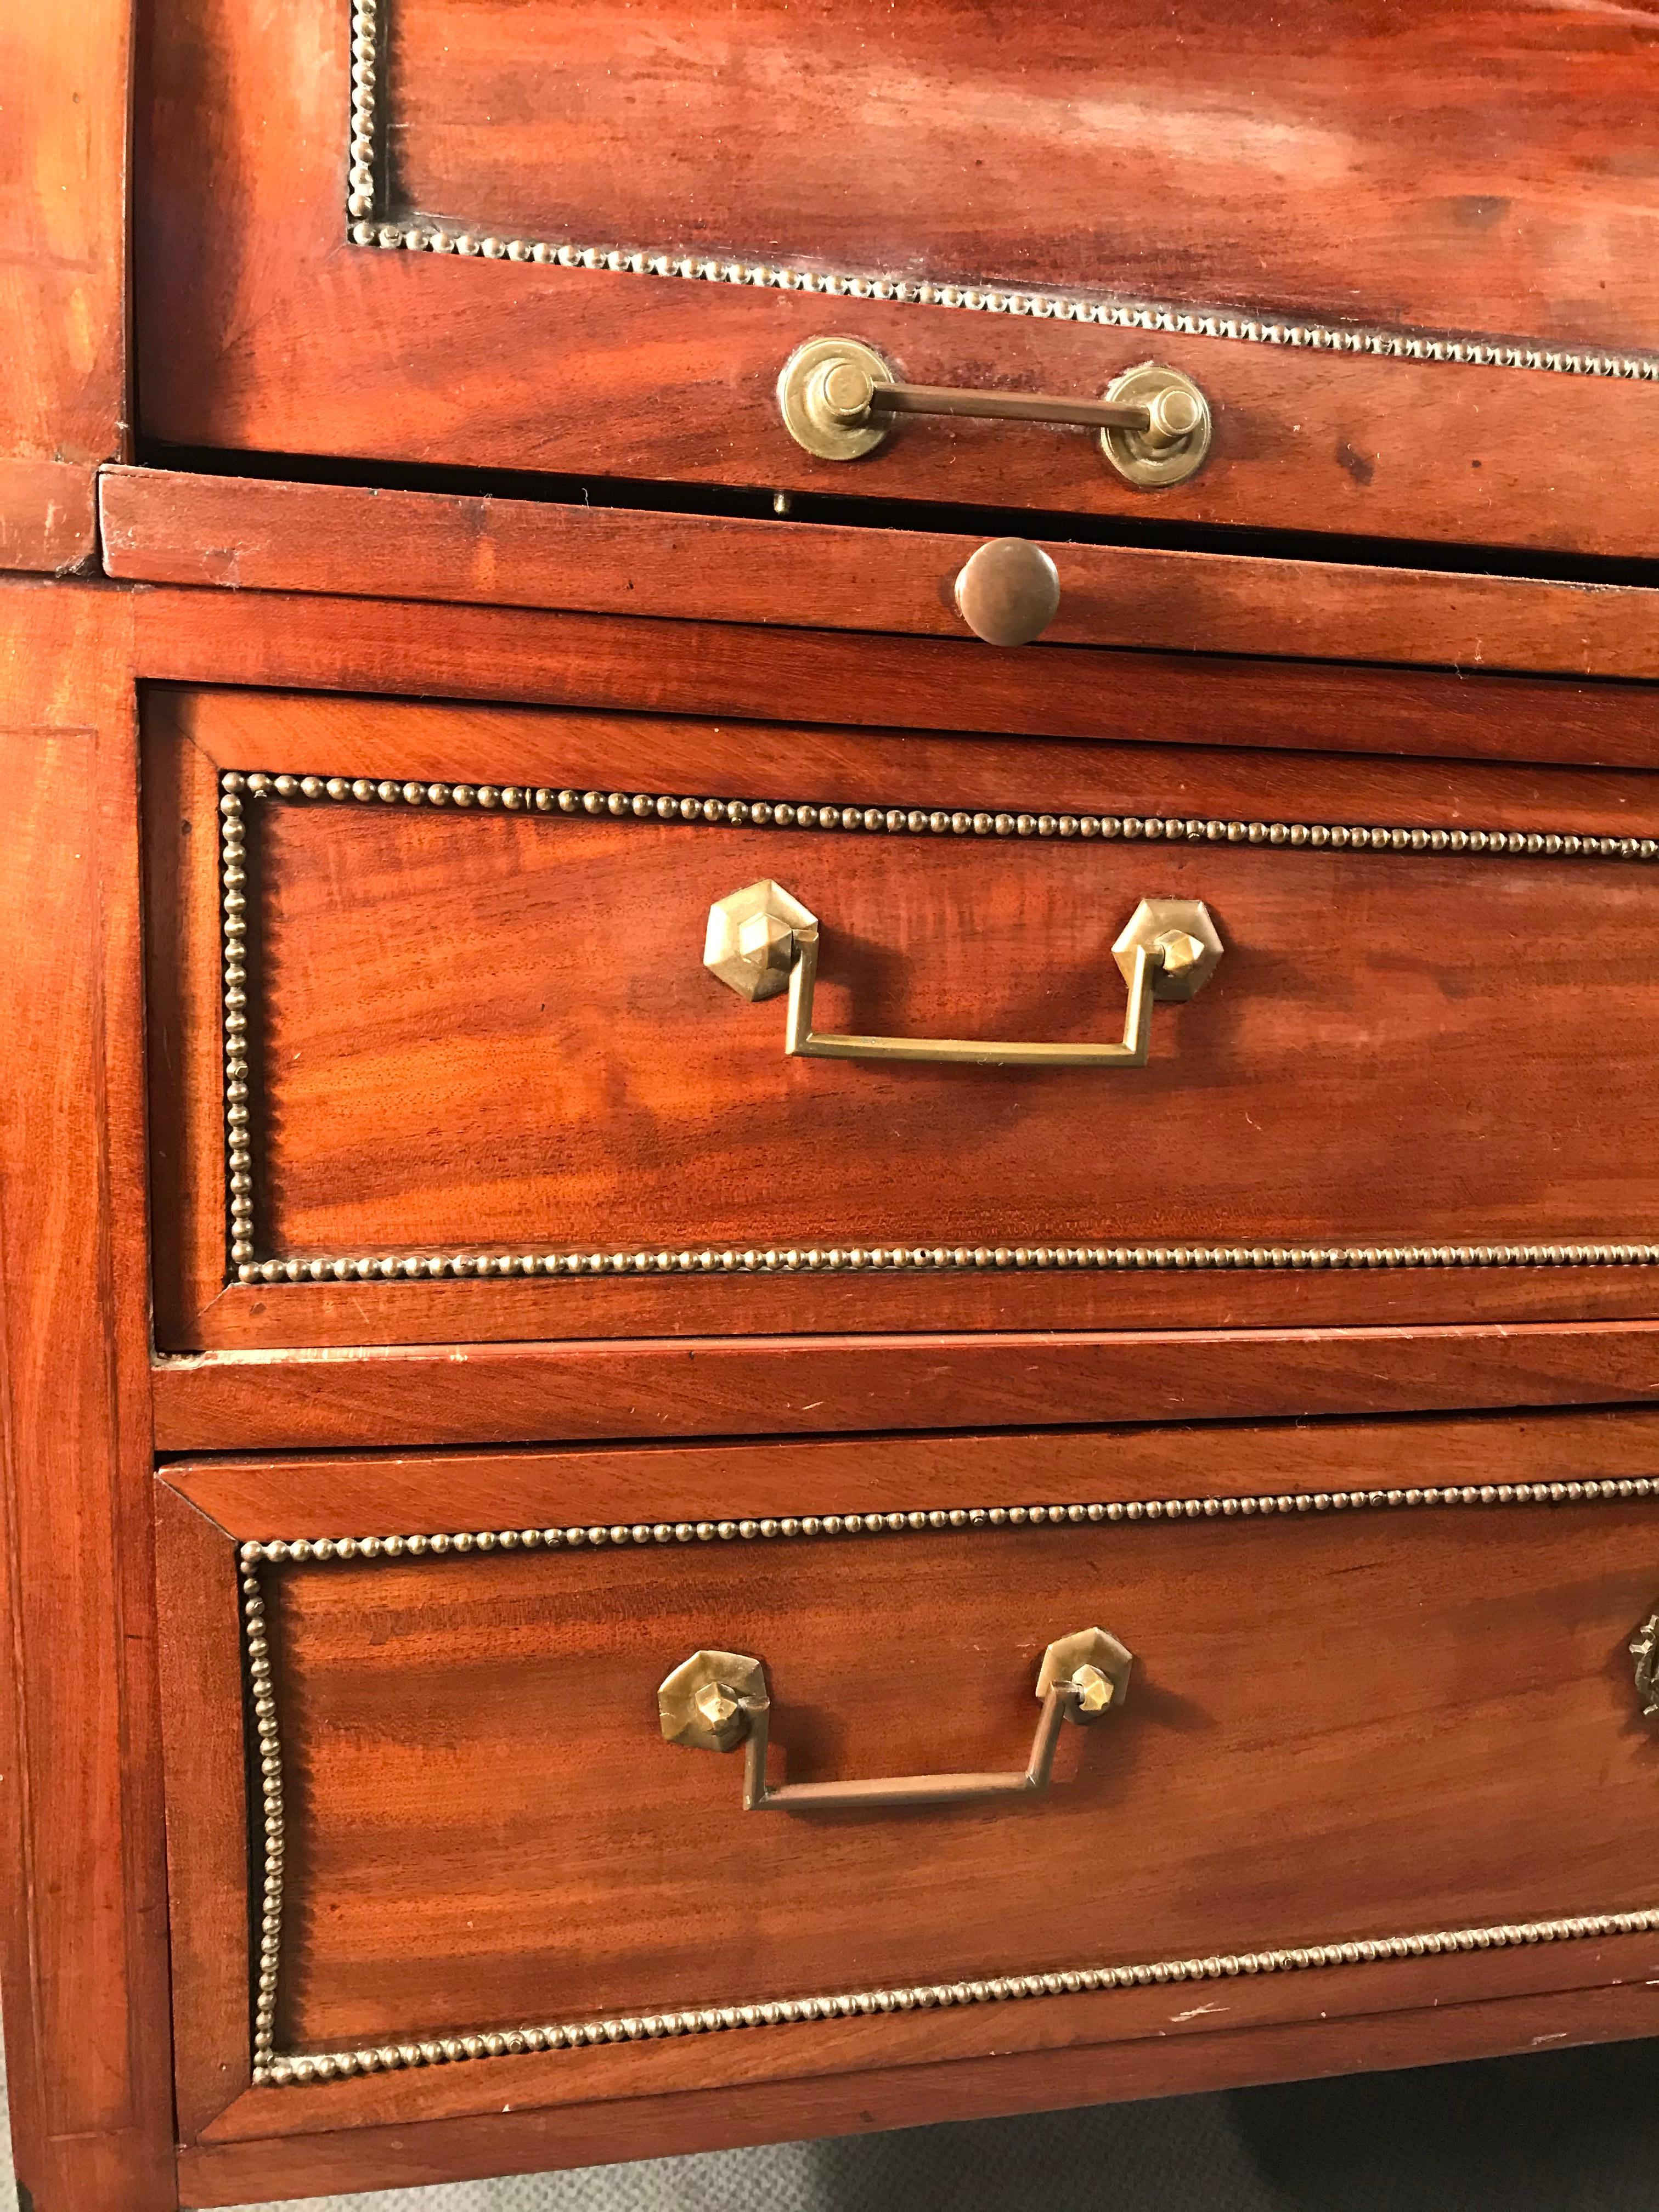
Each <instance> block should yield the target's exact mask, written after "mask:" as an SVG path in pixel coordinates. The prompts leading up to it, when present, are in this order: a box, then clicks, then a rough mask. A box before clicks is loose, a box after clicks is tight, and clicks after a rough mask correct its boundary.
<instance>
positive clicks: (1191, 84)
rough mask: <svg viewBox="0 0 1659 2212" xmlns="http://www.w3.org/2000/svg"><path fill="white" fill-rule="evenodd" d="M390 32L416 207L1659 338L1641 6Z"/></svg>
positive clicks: (559, 7)
mask: <svg viewBox="0 0 1659 2212" xmlns="http://www.w3.org/2000/svg"><path fill="white" fill-rule="evenodd" d="M388 30H389V34H390V35H389V39H388V41H387V46H386V72H387V76H388V77H389V79H390V82H389V84H388V85H387V86H386V88H385V90H384V91H383V93H382V95H381V97H382V100H384V102H385V104H386V108H387V112H388V117H389V119H391V121H392V125H393V131H392V143H393V145H394V146H395V149H396V153H395V157H394V160H393V165H392V200H391V202H390V207H392V208H408V209H410V210H420V211H422V212H423V213H427V214H430V215H434V216H445V217H448V218H452V219H453V220H455V221H456V222H458V223H460V224H464V225H465V227H466V228H470V229H471V230H473V231H475V232H476V233H477V234H479V235H483V234H485V233H488V232H494V233H495V234H497V235H498V236H500V237H502V238H530V239H536V238H547V239H554V240H558V239H574V240H577V241H578V242H579V243H591V244H598V245H603V246H610V245H612V244H616V245H621V246H643V247H645V248H647V250H648V251H653V252H664V251H666V252H691V253H694V254H699V255H701V254H708V253H712V254H714V255H716V256H718V257H719V258H721V259H722V260H724V259H726V258H738V259H739V260H742V261H744V262H754V261H769V262H787V263H793V264H796V265H807V264H810V265H815V266H818V267H825V268H829V269H833V270H845V271H848V272H865V273H870V274H878V273H890V274H892V275H894V276H901V275H902V276H912V277H915V276H928V277H931V278H932V279H933V280H934V281H935V282H937V283H964V284H965V283H975V282H1000V283H1005V284H1009V285H1013V286H1018V287H1024V288H1029V289H1036V290H1039V291H1067V292H1081V293H1085V294H1095V295H1098V294H1099V293H1100V292H1102V291H1109V292H1120V293H1123V292H1127V293H1128V294H1130V295H1133V296H1136V297H1140V298H1149V299H1156V300H1178V301H1182V302H1183V303H1187V304H1192V305H1200V306H1212V305H1214V304H1216V303H1218V302H1224V303H1226V304H1230V305H1231V304H1238V303H1239V301H1240V292H1239V287H1240V285H1241V283H1245V284H1248V286H1249V293H1250V296H1251V297H1252V298H1255V299H1259V300H1260V301H1261V302H1262V304H1264V305H1267V306H1269V307H1272V309H1273V312H1274V313H1278V314H1280V315H1283V316H1286V317H1296V318H1307V317H1316V318H1317V317H1324V318H1330V317H1337V318H1339V319H1342V320H1345V321H1349V322H1358V323H1387V324H1404V325H1411V326H1413V327H1415V328H1418V329H1431V330H1446V329H1454V328H1455V329H1461V330H1470V331H1476V330H1478V331H1484V332H1486V333H1488V334H1490V335H1492V336H1495V337H1507V336H1509V335H1510V334H1511V333H1513V332H1515V331H1536V332H1538V333H1539V334H1541V335H1545V336H1548V337H1552V338H1553V339H1556V340H1565V341H1575V340H1576V341H1578V342H1586V341H1587V342H1589V343H1595V344H1603V345H1607V344H1617V345H1637V346H1651V345H1654V344H1656V343H1659V283H1656V280H1655V278H1654V276H1653V275H1652V273H1651V272H1650V270H1648V269H1647V268H1646V267H1644V265H1642V264H1643V262H1644V249H1645V246H1646V244H1647V234H1646V230H1645V226H1644V220H1643V217H1642V215H1641V213H1640V208H1641V204H1642V200H1643V197H1644V191H1643V187H1644V185H1645V186H1646V187H1647V190H1648V191H1652V190H1653V188H1654V187H1655V186H1656V185H1659V163H1656V162H1655V161H1653V159H1652V157H1651V155H1650V152H1649V150H1648V149H1647V147H1646V144H1645V140H1644V131H1643V120H1644V108H1645V106H1646V104H1647V102H1648V101H1649V100H1651V98H1652V97H1653V94H1654V92H1655V90H1656V88H1659V70H1656V60H1655V52H1654V39H1653V33H1652V27H1651V26H1650V24H1649V23H1648V22H1647V21H1644V19H1642V18H1641V17H1640V16H1637V17H1633V18H1632V17H1629V16H1619V17H1611V16H1597V17H1595V18H1591V19H1589V20H1586V18H1585V17H1584V16H1583V15H1582V14H1581V13H1579V12H1577V11H1575V10H1573V9H1570V8H1568V7H1565V6H1561V5H1553V6H1544V7H1536V8H1516V7H1514V6H1511V5H1505V4H1503V0H1485V4H1482V5H1480V6H1476V7H1473V8H1470V7H1462V6H1459V5H1458V4H1456V0H1420V4H1419V5H1418V6H1417V7H1415V8H1413V10H1412V11H1411V13H1410V15H1408V16H1407V15H1395V14H1393V13H1390V12H1384V13H1383V14H1380V15H1379V14H1378V13H1376V11H1374V10H1370V9H1365V8H1364V7H1362V6H1359V5H1356V4H1347V5H1342V4H1337V5H1331V4H1328V0H1326V4H1320V0H1298V4H1296V5H1293V6H1291V7H1289V8H1286V9H1284V10H1283V11H1281V12H1279V13H1278V14H1274V15H1259V14H1256V13H1255V12H1254V11H1251V10H1248V9H1245V10H1241V9H1239V8H1237V6H1236V5H1232V4H1230V0H1181V4H1180V5H1178V6H1176V7H1175V8H1173V9H1171V8H1170V7H1168V6H1165V5H1162V4H1158V0H1128V4H1127V5H1124V4H1118V5H1115V6H1113V7H1111V8H1109V9H1106V8H1103V7H1101V6H1099V5H1088V4H1083V5H1073V6H1069V7H1061V8H1060V9H1052V8H1050V9H1039V8H1037V7H1036V6H1033V5H1030V4H1029V0H1027V4H1024V5H1019V6H1013V7H1005V8H1001V9H997V10H995V11H994V13H991V14H967V15H964V14H963V11H962V10H961V9H958V8H955V7H952V6H951V5H949V4H946V0H910V4H909V5H908V6H907V7H906V8H905V9H903V10H902V12H895V13H890V14H887V15H881V16H878V17H874V18H872V17H871V16H870V15H868V14H867V12H866V11H865V10H863V9H858V8H856V7H853V6H849V5H848V4H847V0H807V4H805V5H804V6H797V7H793V8H792V9H789V10H788V11H787V13H780V12H779V11H778V10H777V9H774V8H772V7H770V6H769V5H768V4H766V0H738V4H737V5H736V6H733V5H732V4H731V0H690V4H684V0H644V4H637V5H634V6H631V7H627V8H624V7H621V6H618V5H617V4H616V0H586V4H584V5H581V6H578V7H574V8H572V7H569V6H567V5H564V4H562V0H520V4H518V5H516V6H511V7H507V6H499V5H498V6H494V7H482V8H481V7H478V6H477V5H476V4H473V5H468V4H465V0H399V4H398V6H397V7H395V8H394V9H392V10H391V11H390V12H389V17H388ZM737 149H741V151H740V153H739V152H738V150H737Z"/></svg>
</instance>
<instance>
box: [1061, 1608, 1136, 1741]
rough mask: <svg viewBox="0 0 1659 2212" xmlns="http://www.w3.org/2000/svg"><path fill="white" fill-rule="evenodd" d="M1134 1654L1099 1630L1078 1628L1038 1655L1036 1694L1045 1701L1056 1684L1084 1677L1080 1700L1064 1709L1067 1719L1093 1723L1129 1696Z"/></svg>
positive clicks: (1113, 1637) (1104, 1631)
mask: <svg viewBox="0 0 1659 2212" xmlns="http://www.w3.org/2000/svg"><path fill="white" fill-rule="evenodd" d="M1134 1663H1135V1661H1134V1654H1133V1651H1131V1650H1129V1649H1128V1647H1127V1645H1126V1644H1120V1643H1119V1642H1118V1640H1117V1638H1116V1637H1115V1636H1112V1635H1109V1634H1108V1632H1107V1631H1106V1630H1105V1629H1103V1628H1080V1629H1079V1631H1078V1632H1077V1634H1076V1635H1075V1636H1062V1637H1061V1638H1060V1640H1059V1641H1058V1642H1057V1643H1054V1644H1050V1645H1049V1646H1048V1650H1046V1651H1045V1652H1044V1653H1043V1655H1042V1666H1041V1668H1039V1669H1038V1671H1037V1686H1036V1693H1037V1695H1038V1697H1039V1698H1046V1697H1047V1696H1048V1692H1049V1691H1050V1690H1052V1689H1053V1688H1054V1686H1055V1684H1056V1683H1057V1682H1073V1681H1076V1680H1077V1679H1078V1677H1079V1674H1083V1675H1085V1678H1086V1679H1085V1682H1084V1683H1083V1685H1082V1688H1083V1691H1084V1694H1083V1696H1082V1697H1081V1698H1080V1699H1077V1700H1076V1701H1074V1702H1073V1704H1071V1705H1068V1706H1067V1708H1066V1717H1067V1718H1068V1719H1071V1720H1074V1721H1079V1722H1081V1723H1084V1724H1085V1726H1086V1725H1087V1723H1089V1722H1091V1721H1097V1720H1098V1719H1099V1718H1100V1717H1101V1715H1102V1714H1103V1713H1107V1712H1109V1711H1112V1709H1113V1707H1114V1706H1116V1705H1121V1704H1122V1703H1123V1701H1124V1699H1126V1698H1127V1696H1128V1694H1129V1673H1130V1669H1131V1668H1133V1665H1134Z"/></svg>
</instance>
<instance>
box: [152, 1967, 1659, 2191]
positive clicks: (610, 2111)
mask: <svg viewBox="0 0 1659 2212" xmlns="http://www.w3.org/2000/svg"><path fill="white" fill-rule="evenodd" d="M1470 1963H1473V1961H1471V1962H1470ZM1246 1986H1247V1988H1248V1989H1249V1996H1251V1997H1252V1998H1253V1997H1254V1996H1255V1993H1256V1991H1257V1990H1259V1989H1260V1988H1261V1986H1262V1985H1261V1984H1255V1985H1246ZM1332 1996H1333V1997H1334V1996H1335V1992H1334V1991H1333V1992H1332ZM1656 2017H1659V2013H1656V2001H1655V1997H1654V1994H1653V1991H1652V1990H1650V1989H1649V1988H1646V1987H1644V1986H1642V1985H1640V1984H1638V1985H1636V1986H1634V1987H1632V1986H1623V1987H1615V1988H1602V1989H1591V1990H1567V1991H1562V1992H1557V1993H1553V1994H1551V1995H1550V1996H1544V1997H1498V1998H1494V1999H1489V2000H1486V2001H1482V2002H1472V2003H1468V2004H1457V2005H1446V2006H1436V2007H1433V2008H1423V2009H1419V2010H1416V2011H1406V2012H1401V2013H1395V2014H1389V2013H1379V2012H1375V2011H1364V2012H1359V2013H1356V2014H1345V2013H1343V2012H1341V2011H1340V2009H1339V2010H1337V2011H1334V2012H1333V2013H1332V2015H1331V2017H1330V2018H1329V2019H1328V2020H1323V2021H1319V2022H1318V2023H1317V2025H1316V2026H1309V2025H1307V2024H1305V2023H1296V2024H1292V2025H1289V2026H1285V2027H1271V2026H1269V2027H1250V2028H1249V2029H1246V2030H1244V2031H1243V2032H1227V2031H1225V2030H1224V2031H1223V2032H1221V2033H1212V2034H1208V2035H1203V2036H1198V2037H1192V2038H1182V2037H1180V2036H1171V2035H1170V2034H1169V2033H1168V2032H1167V2029H1165V2028H1162V2027H1152V2028H1150V2029H1149V2030H1148V2031H1147V2032H1146V2033H1144V2034H1142V2035H1141V2036H1140V2037H1139V2038H1138V2039H1129V2040H1126V2041H1124V2042H1122V2043H1120V2044H1117V2045H1114V2046H1113V2048H1112V2049H1111V2051H1110V2052H1109V2053H1103V2052H1102V2051H1101V2050H1100V2049H1099V2048H1097V2047H1094V2046H1088V2045H1085V2046H1081V2047H1079V2048H1075V2049H1073V2050H1069V2051H1066V2050H1060V2051H1030V2052H1024V2053H1019V2052H1010V2053H1008V2054H1006V2056H1000V2057H996V2058H994V2059H984V2058H981V2059H958V2060H956V2061H954V2062H953V2063H950V2062H947V2063H940V2064H936V2065H932V2066H926V2067H922V2066H911V2067H902V2068H889V2069H879V2068H877V2067H872V2068H870V2069H868V2070H867V2071H862V2072H860V2073H857V2074H853V2075H839V2076H835V2077H831V2078H829V2079H828V2080H823V2081H804V2082H797V2081H788V2082H779V2083H774V2084H767V2083H764V2082H759V2083H752V2084H744V2087H743V2090H742V2093H741V2094H740V2095H720V2094H715V2095H710V2094H709V2093H708V2091H707V2090H706V2089H705V2090H701V2091H695V2092H691V2093H682V2094H680V2095H678V2096H665V2097H661V2098H658V2099H653V2101H652V2104H651V2106H650V2108H649V2129H648V2134H647V2136H646V2141H647V2142H648V2144H649V2147H650V2150H651V2152H652V2154H653V2155H657V2156H661V2155H664V2154H667V2153H669V2152H672V2151H696V2150H710V2149H714V2148H722V2147H724V2146H726V2145H728V2144H732V2143H736V2142H786V2141H788V2140H791V2139H793V2138H799V2137H801V2136H813V2135H859V2134H863V2133H866V2132H869V2131H872V2130H875V2129H878V2128H890V2127H902V2126H904V2125H906V2124H915V2123H917V2122H924V2121H928V2120H933V2119H936V2118H938V2117H939V2113H940V2112H944V2111H948V2112H951V2114H952V2115H953V2116H955V2117H957V2118H963V2119H966V2118H980V2117H985V2116H988V2115H990V2114H993V2113H1000V2112H1041V2111H1045V2110H1049V2109H1052V2108H1053V2107H1054V2106H1055V2105H1056V2104H1060V2105H1066V2104H1082V2103H1087V2104H1100V2103H1107V2102H1110V2101H1111V2100H1114V2099H1120V2098H1129V2097H1140V2096H1146V2095H1152V2094H1164V2095H1168V2094H1171V2093H1177V2092H1179V2091H1182V2090H1190V2089H1219V2088H1233V2087H1241V2086H1243V2084H1245V2083H1247V2082H1252V2081H1278V2080H1285V2081H1289V2080H1302V2079H1305V2078H1307V2077H1309V2076H1310V2075H1320V2074H1340V2073H1347V2072H1358V2071H1360V2070H1362V2069H1382V2068H1389V2067H1400V2066H1417V2065H1421V2064H1422V2063H1424V2058H1425V2054H1426V2053H1432V2055H1433V2057H1437V2058H1439V2059H1443V2060H1449V2059H1454V2058H1479V2057H1492V2056H1494V2055H1496V2054H1497V2053H1499V2052H1502V2051H1524V2050H1526V2049H1528V2047H1530V2046H1535V2045H1538V2044H1540V2043H1542V2042H1546V2041H1547V2042H1548V2043H1550V2044H1551V2045H1552V2046H1556V2047H1559V2046H1560V2045H1571V2044H1575V2043H1589V2042H1603V2041H1613V2040H1615V2039H1619V2038H1620V2037H1634V2036H1644V2035H1650V2034H1651V2033H1653V2032H1654V2025H1655V2021H1656ZM870 2024H871V2023H869V2022H867V2021H858V2022H854V2021H842V2022H838V2023H836V2027H834V2028H833V2029H829V2030H826V2031H825V2032H826V2033H829V2034H838V2035H846V2036H847V2037H848V2039H849V2040H851V2039H853V2038H854V2037H856V2036H857V2035H858V2033H859V2032H860V2030H861V2029H863V2028H866V2027H868V2026H870ZM616 2152H617V2106H615V2105H614V2104H611V2103H594V2104H586V2105H577V2106H566V2107H564V2108H562V2109H560V2110H554V2111H542V2112H513V2113H511V2114H501V2113H495V2114H490V2115H486V2116H480V2117H478V2118H471V2119H463V2120H450V2121H439V2122H434V2123H431V2124H428V2125H425V2126H416V2127H408V2126H398V2127H382V2128H375V2129H365V2130H356V2131H353V2130H347V2131H343V2132H341V2131H336V2132H333V2133H331V2134H327V2135H314V2136H308V2137H305V2138H302V2139H301V2140H300V2141H298V2142H274V2141H254V2142H237V2143H216V2144H211V2145H204V2146H197V2147H196V2148H186V2149H185V2150H184V2151H183V2152H181V2154H180V2155H179V2176H180V2181H181V2185H182V2187H183V2190H184V2192H185V2202H186V2203H190V2204H196V2205H212V2204H237V2203H246V2201H247V2199H248V2197H249V2196H250V2195H251V2194H253V2193H256V2192H258V2191H263V2190H267V2189H273V2188H276V2189H282V2190H284V2191H295V2190H298V2191H302V2192H307V2193H312V2194H317V2193H320V2192H321V2191H325V2190H326V2191H335V2190H352V2189H357V2188H361V2187H374V2188H380V2187H382V2186H386V2185H399V2184H401V2185H406V2186H410V2187H417V2186H419V2185H421V2184H422V2183H423V2182H432V2181H447V2180H453V2179H462V2178H465V2177H468V2176H472V2175H481V2174H495V2173H501V2172H508V2171H545V2170H546V2169H547V2168H548V2167H550V2166H585V2165H592V2164H594V2163H596V2162H598V2163H604V2162H605V2161H608V2160H612V2159H614V2158H615V2156H616Z"/></svg>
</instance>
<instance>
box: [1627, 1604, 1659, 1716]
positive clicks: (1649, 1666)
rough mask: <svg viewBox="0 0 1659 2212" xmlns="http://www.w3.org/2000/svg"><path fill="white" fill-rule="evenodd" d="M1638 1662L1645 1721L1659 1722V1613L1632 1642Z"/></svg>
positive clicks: (1640, 1629)
mask: <svg viewBox="0 0 1659 2212" xmlns="http://www.w3.org/2000/svg"><path fill="white" fill-rule="evenodd" d="M1630 1656H1631V1657H1632V1659H1633V1660H1634V1661H1635V1662H1636V1694H1637V1696H1638V1698H1639V1699H1641V1700H1642V1717H1643V1719H1644V1721H1653V1720H1659V1613H1650V1614H1649V1615H1648V1617H1647V1619H1646V1620H1644V1622H1643V1623H1642V1626H1640V1627H1639V1628H1638V1630H1637V1632H1636V1633H1635V1635H1634V1636H1632V1638H1631V1640H1630Z"/></svg>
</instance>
